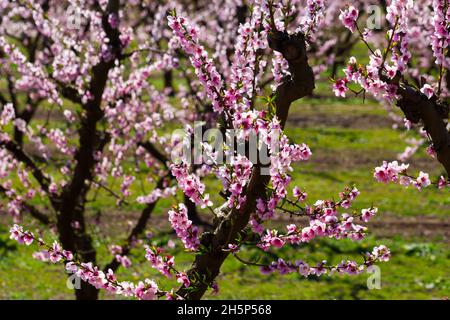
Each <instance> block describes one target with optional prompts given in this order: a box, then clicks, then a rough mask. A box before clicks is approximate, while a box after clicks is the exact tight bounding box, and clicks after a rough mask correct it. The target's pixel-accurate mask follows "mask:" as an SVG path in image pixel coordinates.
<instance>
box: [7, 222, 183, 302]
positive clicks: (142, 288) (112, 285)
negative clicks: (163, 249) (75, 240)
mask: <svg viewBox="0 0 450 320" xmlns="http://www.w3.org/2000/svg"><path fill="white" fill-rule="evenodd" d="M10 238H11V239H14V240H16V241H18V242H19V243H21V244H26V245H31V244H32V243H33V242H34V241H36V242H37V243H38V244H39V245H40V246H42V247H45V248H46V249H45V250H42V251H39V252H37V253H35V254H34V256H35V258H37V259H40V260H43V261H50V262H52V263H58V262H64V263H65V265H66V270H67V272H69V273H71V274H75V275H76V276H77V277H79V278H80V279H81V280H83V281H85V282H87V283H89V284H90V285H92V286H94V287H95V288H97V289H104V290H105V291H107V292H109V293H113V294H117V295H122V296H125V297H135V298H137V299H140V300H154V299H157V298H159V297H161V296H166V298H167V299H179V298H180V297H179V296H177V295H176V294H174V292H173V290H172V291H169V292H164V291H161V290H160V289H159V288H158V286H157V284H156V283H155V282H154V281H153V280H150V279H145V280H144V281H139V282H138V283H137V284H135V283H132V282H128V281H121V282H119V281H117V278H116V276H115V275H114V272H113V271H112V270H111V269H109V270H108V271H107V272H106V273H105V272H103V271H102V270H100V269H99V268H98V267H97V266H94V265H93V264H92V263H91V262H88V263H84V262H81V263H80V262H78V261H76V260H75V259H74V256H73V254H72V253H71V252H70V251H66V250H63V249H62V248H61V245H60V244H59V243H58V242H56V241H55V242H54V243H53V245H52V246H48V245H46V244H45V243H44V241H43V240H42V239H37V238H36V237H35V236H34V234H33V233H31V232H30V231H28V230H24V229H23V227H21V226H19V225H14V226H13V227H12V228H11V230H10ZM146 257H147V258H148V259H149V260H150V258H149V257H148V254H147V255H146ZM177 281H178V282H180V283H184V284H185V285H186V286H189V284H188V282H187V281H189V280H188V278H187V276H186V275H185V274H184V273H177Z"/></svg>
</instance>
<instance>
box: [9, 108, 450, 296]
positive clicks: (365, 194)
mask: <svg viewBox="0 0 450 320" xmlns="http://www.w3.org/2000/svg"><path fill="white" fill-rule="evenodd" d="M318 101H319V102H320V104H319V102H318ZM351 101H352V104H348V103H347V104H343V103H341V102H340V101H336V100H334V99H332V100H331V101H330V100H324V99H322V100H317V99H309V100H306V101H302V102H299V103H296V104H295V105H294V106H293V108H292V112H291V116H290V120H289V123H288V125H287V134H288V136H289V137H290V138H291V139H292V140H293V141H295V142H297V143H300V142H305V143H307V144H308V145H309V146H310V147H311V149H312V152H313V157H312V158H311V161H309V162H307V163H300V164H298V165H296V170H295V173H294V175H293V179H294V182H293V184H297V185H299V186H300V187H303V188H305V189H306V190H307V192H308V194H309V198H310V199H311V200H313V199H314V200H315V199H323V198H333V197H337V195H338V193H339V192H340V191H342V190H343V188H344V187H346V186H348V185H351V184H353V183H355V184H356V186H357V187H358V189H359V190H360V191H361V195H360V196H359V198H358V199H357V201H356V202H355V205H354V206H355V208H359V209H361V208H366V207H370V206H371V205H375V206H377V207H378V208H379V214H378V216H377V217H376V218H375V219H374V220H373V221H372V222H370V223H369V224H368V227H369V233H370V234H371V236H370V237H369V238H368V239H366V240H363V241H361V242H358V243H354V242H350V241H332V240H321V241H313V242H312V243H311V244H310V245H302V246H299V247H295V248H289V249H283V250H282V251H280V252H276V254H277V255H279V256H282V257H286V258H291V259H303V260H306V261H308V262H311V263H313V262H318V261H321V260H323V259H327V260H328V261H330V262H339V259H340V258H341V257H349V256H352V257H355V258H356V259H358V258H361V256H360V252H364V251H365V250H369V249H370V248H371V247H373V246H374V245H378V244H385V245H387V246H389V247H390V248H391V250H392V259H391V261H390V262H387V263H383V264H380V265H379V266H380V268H381V289H379V290H369V289H368V288H367V284H366V283H367V279H368V277H369V276H370V274H362V275H359V276H352V277H350V276H333V277H328V276H324V277H321V278H309V279H304V278H303V277H302V276H300V275H290V276H281V275H277V274H274V275H271V276H265V275H262V274H261V273H260V272H259V270H258V269H257V268H255V267H250V266H246V265H243V264H241V263H240V262H238V261H237V260H236V259H234V258H233V257H230V258H228V260H227V261H226V263H225V265H224V266H223V269H222V273H221V275H220V277H219V281H218V282H219V286H220V294H219V295H217V296H216V295H212V294H211V293H208V294H207V295H206V298H207V299H443V298H445V297H448V296H449V295H450V277H449V276H450V247H449V232H450V229H449V226H450V197H449V193H448V191H438V190H435V189H429V190H424V191H421V192H418V191H417V190H413V189H405V188H403V187H401V186H398V185H384V184H380V183H378V182H376V181H375V180H374V178H373V176H372V172H373V168H374V167H375V166H378V165H380V163H381V162H382V161H383V160H395V159H396V157H397V154H398V153H400V152H402V151H403V149H404V148H405V146H406V144H405V142H404V138H403V135H404V134H405V133H403V132H400V131H395V130H393V129H392V128H391V126H392V122H391V121H390V120H389V119H388V117H387V114H386V111H385V110H384V109H383V108H382V107H380V106H377V105H376V104H374V103H370V102H368V103H366V104H362V103H361V101H358V100H355V101H353V100H351ZM353 102H355V103H353ZM410 163H411V168H412V170H413V171H414V172H418V171H420V170H423V171H428V172H430V173H431V174H432V175H433V176H434V177H436V176H438V175H439V174H441V172H442V169H441V167H440V165H439V164H438V163H437V162H436V160H433V159H431V158H430V157H429V156H427V155H426V154H425V153H424V152H423V151H420V152H419V153H418V154H416V155H415V156H414V157H413V159H412V160H411V161H410ZM207 184H208V186H209V188H210V190H214V188H217V186H216V185H217V184H216V183H214V182H213V181H212V180H211V181H209V182H208V183H207ZM211 193H212V194H214V192H213V191H212V192H211ZM216 199H217V198H216ZM172 203H173V201H171V200H169V199H165V200H164V201H162V202H161V203H160V204H159V206H158V209H157V212H156V213H155V214H154V216H153V217H152V219H151V221H150V223H149V231H152V232H153V233H154V234H155V237H154V238H153V240H152V241H155V242H156V243H165V242H167V240H168V239H169V238H171V237H173V236H172V235H171V234H170V232H169V226H168V224H167V215H166V214H167V210H168V208H169V207H170V206H171V204H172ZM137 209H138V208H136V207H130V208H128V209H124V210H117V209H114V208H112V207H108V206H107V202H101V201H100V202H99V205H98V206H97V207H93V208H91V210H90V212H89V216H90V219H91V222H92V224H91V225H92V230H93V231H94V233H97V236H96V246H97V247H98V249H99V260H100V263H103V264H104V263H105V262H106V261H109V259H110V255H109V254H108V253H107V249H106V244H109V243H114V242H116V243H118V242H120V239H123V237H124V235H125V233H126V230H127V228H129V225H128V222H129V221H134V220H133V218H134V217H136V216H137V215H138V210H137ZM98 212H101V223H102V224H104V226H106V227H103V228H102V232H101V233H100V231H99V230H98V229H97V228H96V227H95V223H94V222H93V221H94V217H95V216H96V215H98ZM204 214H205V215H206V214H207V213H206V212H204ZM0 219H1V220H0V298H3V299H37V298H39V299H71V298H73V292H72V291H71V290H69V289H67V288H66V285H65V282H66V277H65V274H64V271H63V268H62V266H60V265H56V266H55V265H49V264H46V263H42V262H39V261H36V260H34V259H33V258H32V257H31V254H32V252H33V251H34V250H35V248H33V247H23V246H17V245H15V244H14V243H13V242H11V241H10V240H9V239H8V235H7V228H8V223H9V219H8V218H6V217H4V216H1V217H0ZM285 220H286V217H279V218H278V219H277V221H276V223H277V224H280V225H282V224H283V223H284V224H285V222H286V221H285ZM27 222H29V221H27ZM29 223H31V222H29ZM172 253H173V254H175V255H176V257H177V260H176V262H177V264H178V265H181V266H186V267H187V266H189V264H190V262H191V261H192V256H189V255H186V254H185V253H183V252H182V250H181V249H180V244H179V243H177V245H176V247H175V248H174V249H172ZM241 255H242V257H245V258H246V260H251V261H253V260H255V259H257V258H258V256H260V252H258V251H255V250H254V249H252V250H250V249H243V251H242V253H241ZM132 260H133V266H132V267H131V268H130V269H123V268H122V269H120V270H119V272H118V276H119V278H121V279H129V280H134V281H136V280H138V279H142V278H144V277H152V278H158V279H159V276H158V275H157V273H156V272H155V271H153V270H152V269H151V268H150V266H149V264H148V263H147V262H146V261H145V259H144V258H143V250H142V249H136V250H135V251H134V252H133V254H132ZM159 283H161V284H162V286H163V287H165V288H169V287H172V286H174V282H173V281H166V280H163V279H161V281H160V282H159ZM102 297H103V298H106V299H113V298H115V297H113V296H105V295H104V294H103V293H102Z"/></svg>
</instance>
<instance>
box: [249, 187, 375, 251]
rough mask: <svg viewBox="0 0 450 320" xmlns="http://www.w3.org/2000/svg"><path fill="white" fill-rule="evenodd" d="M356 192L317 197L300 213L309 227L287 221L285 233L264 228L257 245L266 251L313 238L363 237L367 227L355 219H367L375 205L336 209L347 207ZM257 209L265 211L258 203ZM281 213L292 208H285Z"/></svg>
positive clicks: (356, 194)
mask: <svg viewBox="0 0 450 320" xmlns="http://www.w3.org/2000/svg"><path fill="white" fill-rule="evenodd" d="M358 195H359V191H358V189H356V188H352V189H350V188H348V189H347V190H346V191H345V192H341V193H340V194H339V197H340V201H338V202H335V201H332V200H327V201H324V200H319V201H316V203H314V205H312V206H306V208H305V209H303V212H301V215H302V216H306V217H308V218H309V226H307V227H304V228H299V227H298V226H296V225H295V224H290V225H288V226H287V227H286V228H287V233H286V234H280V233H279V232H278V231H277V230H267V231H266V233H265V234H264V235H263V236H262V238H261V241H260V243H259V244H258V246H259V247H260V248H262V249H263V250H269V249H270V247H275V248H281V247H283V246H285V245H286V244H293V245H295V244H299V243H307V242H310V241H311V240H313V239H314V238H317V237H328V238H335V239H343V238H350V239H352V240H361V239H363V238H364V237H365V233H366V231H367V228H366V227H364V226H362V225H359V224H357V223H356V219H359V220H361V221H364V222H368V221H369V219H371V218H372V217H373V216H374V215H375V214H376V212H377V211H378V210H377V208H368V209H363V210H362V211H361V213H360V214H352V215H351V214H348V213H343V214H340V215H339V213H338V210H339V209H349V208H350V206H351V203H352V202H353V201H354V199H355V198H356V197H357V196H358ZM293 205H294V206H298V204H297V202H293ZM297 208H298V207H297ZM261 209H264V210H265V209H266V207H264V206H262V205H261V204H258V211H261ZM281 210H284V208H281ZM285 212H287V213H291V212H292V211H288V210H285ZM265 214H266V215H267V213H265Z"/></svg>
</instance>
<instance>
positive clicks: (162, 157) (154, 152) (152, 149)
mask: <svg viewBox="0 0 450 320" xmlns="http://www.w3.org/2000/svg"><path fill="white" fill-rule="evenodd" d="M138 146H140V147H142V148H144V149H145V151H147V152H148V153H149V154H150V155H151V156H152V157H153V158H155V159H156V160H158V161H159V162H161V163H162V164H163V165H164V166H165V167H166V168H167V162H168V161H169V160H168V159H167V157H166V156H165V155H164V154H162V153H161V152H160V151H159V150H158V149H156V148H155V146H154V145H153V144H152V143H151V142H138Z"/></svg>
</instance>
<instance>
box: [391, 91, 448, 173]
mask: <svg viewBox="0 0 450 320" xmlns="http://www.w3.org/2000/svg"><path fill="white" fill-rule="evenodd" d="M398 93H399V94H400V96H401V98H400V99H399V100H398V101H397V106H398V107H400V109H401V110H402V111H403V113H404V114H405V117H406V118H407V119H408V120H409V121H411V122H412V123H419V122H420V121H422V122H423V125H424V129H425V130H426V131H427V132H428V134H429V136H430V138H431V140H432V142H433V147H434V149H435V150H436V154H437V159H438V161H439V162H440V163H441V164H442V165H443V167H444V168H445V170H446V172H447V176H449V177H450V134H449V132H448V130H447V125H446V123H445V122H444V119H448V113H449V109H448V106H447V105H446V104H444V103H443V102H440V101H438V100H437V99H436V97H432V98H431V99H428V98H427V97H426V96H425V95H424V94H422V93H420V92H419V91H417V90H416V89H413V88H411V87H410V86H407V85H404V84H403V85H401V86H400V87H399V90H398Z"/></svg>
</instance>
